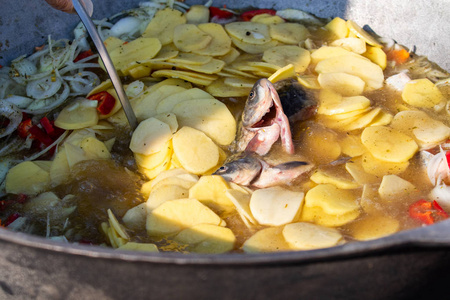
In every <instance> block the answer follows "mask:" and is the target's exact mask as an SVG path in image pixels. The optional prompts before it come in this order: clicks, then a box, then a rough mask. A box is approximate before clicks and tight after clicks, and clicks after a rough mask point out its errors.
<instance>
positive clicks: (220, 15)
mask: <svg viewBox="0 0 450 300" xmlns="http://www.w3.org/2000/svg"><path fill="white" fill-rule="evenodd" d="M209 13H210V15H211V18H213V17H216V18H217V19H230V18H231V17H233V13H232V12H230V11H227V10H223V9H221V8H218V7H213V6H211V7H209Z"/></svg>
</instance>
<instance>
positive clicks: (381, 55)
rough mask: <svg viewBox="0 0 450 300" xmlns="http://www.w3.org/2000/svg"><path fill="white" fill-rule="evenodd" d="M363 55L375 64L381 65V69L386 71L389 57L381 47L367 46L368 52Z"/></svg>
mask: <svg viewBox="0 0 450 300" xmlns="http://www.w3.org/2000/svg"><path fill="white" fill-rule="evenodd" d="M362 55H363V56H364V57H367V58H368V59H370V60H371V61H372V62H373V63H375V64H377V65H379V66H380V67H381V69H383V70H384V69H386V65H387V56H386V52H384V51H383V49H381V48H379V47H371V46H367V50H366V52H364V53H363V54H362Z"/></svg>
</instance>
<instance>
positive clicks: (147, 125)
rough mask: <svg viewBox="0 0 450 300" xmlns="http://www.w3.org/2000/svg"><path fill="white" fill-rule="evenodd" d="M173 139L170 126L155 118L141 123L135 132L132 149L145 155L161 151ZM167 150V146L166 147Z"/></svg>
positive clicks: (131, 142) (131, 144) (131, 143)
mask: <svg viewBox="0 0 450 300" xmlns="http://www.w3.org/2000/svg"><path fill="white" fill-rule="evenodd" d="M171 138H172V131H171V130H170V127H169V125H167V124H166V123H164V122H161V121H160V120H158V119H155V118H149V119H147V120H145V121H142V122H141V123H139V125H138V127H137V128H136V129H135V131H134V132H133V135H132V137H131V141H130V149H131V151H133V152H135V153H140V154H144V155H149V154H153V153H156V152H159V151H161V150H162V149H164V147H165V146H166V145H167V142H168V141H169V140H170V139H171ZM166 148H167V146H166Z"/></svg>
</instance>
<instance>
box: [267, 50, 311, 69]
mask: <svg viewBox="0 0 450 300" xmlns="http://www.w3.org/2000/svg"><path fill="white" fill-rule="evenodd" d="M262 59H263V60H264V61H266V62H268V63H271V64H274V65H277V66H279V67H284V66H286V65H289V64H293V65H294V69H295V72H298V73H301V72H304V71H305V70H306V68H307V67H308V65H309V63H310V61H311V57H310V54H309V51H308V50H305V49H303V48H301V47H298V46H277V47H273V48H271V49H269V50H266V51H264V54H263V58H262Z"/></svg>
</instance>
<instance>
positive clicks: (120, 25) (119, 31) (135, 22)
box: [110, 17, 142, 37]
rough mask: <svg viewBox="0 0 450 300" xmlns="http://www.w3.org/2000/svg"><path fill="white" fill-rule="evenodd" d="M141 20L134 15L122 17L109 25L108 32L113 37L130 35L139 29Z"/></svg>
mask: <svg viewBox="0 0 450 300" xmlns="http://www.w3.org/2000/svg"><path fill="white" fill-rule="evenodd" d="M141 22H142V21H141V20H140V19H138V18H135V17H126V18H123V19H121V20H119V21H118V22H117V23H116V24H114V26H113V27H111V29H110V34H111V35H112V36H115V37H120V36H122V35H128V36H132V35H134V34H135V33H136V32H137V31H138V30H139V26H140V25H141Z"/></svg>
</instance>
